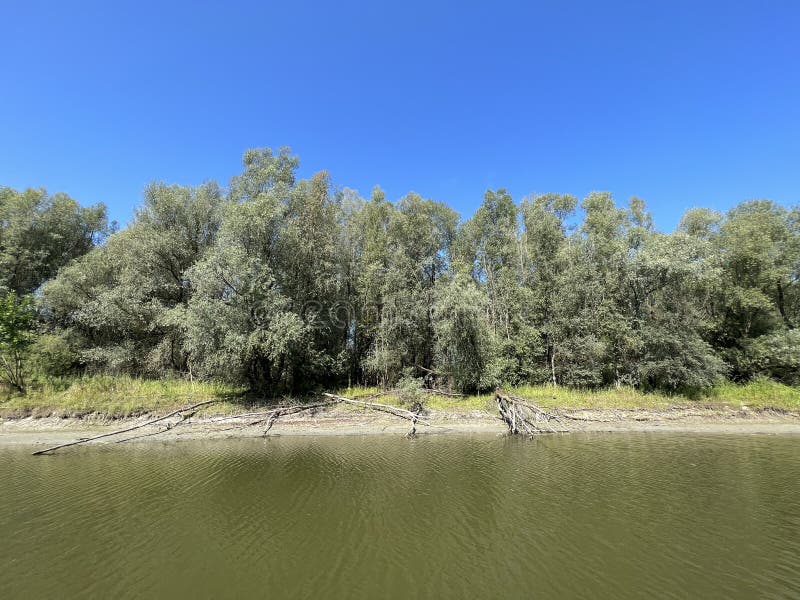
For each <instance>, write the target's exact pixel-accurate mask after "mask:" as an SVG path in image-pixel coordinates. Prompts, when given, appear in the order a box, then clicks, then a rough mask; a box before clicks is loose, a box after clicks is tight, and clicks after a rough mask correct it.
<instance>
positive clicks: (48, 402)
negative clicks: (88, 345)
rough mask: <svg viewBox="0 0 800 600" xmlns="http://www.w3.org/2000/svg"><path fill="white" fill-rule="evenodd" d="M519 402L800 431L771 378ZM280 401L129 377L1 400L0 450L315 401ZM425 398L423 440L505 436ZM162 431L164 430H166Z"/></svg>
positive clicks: (686, 423)
mask: <svg viewBox="0 0 800 600" xmlns="http://www.w3.org/2000/svg"><path fill="white" fill-rule="evenodd" d="M377 391H378V390H376V389H373V388H349V389H346V390H339V393H340V394H341V395H343V396H347V397H350V398H357V397H369V396H370V395H371V394H374V393H376V392H377ZM509 391H510V392H511V393H513V394H514V395H515V396H518V397H520V398H523V399H525V400H527V401H530V402H532V403H535V404H537V405H539V406H541V407H543V408H545V409H546V410H547V411H548V412H550V413H553V414H555V415H558V416H559V417H560V425H558V426H557V428H558V429H563V430H568V431H585V432H613V431H623V432H626V431H645V432H649V431H674V432H678V431H681V432H724V433H800V390H798V389H797V388H792V387H787V386H783V385H780V384H777V383H774V382H771V381H768V380H757V381H753V382H750V383H748V384H746V385H733V384H725V385H722V386H719V387H717V388H714V389H712V390H710V391H709V392H707V393H706V394H704V395H702V396H700V397H697V398H687V397H684V396H666V395H663V394H656V393H643V392H641V391H639V390H636V389H632V388H610V389H603V390H578V389H567V388H552V387H545V386H539V387H533V386H526V387H517V388H513V389H511V390H509ZM317 399H318V396H310V397H306V398H304V399H291V398H281V399H274V400H268V401H265V400H263V399H259V398H256V397H253V396H252V395H248V394H247V393H246V392H245V391H244V390H241V389H236V388H231V387H226V386H224V385H219V384H207V383H195V382H188V381H183V380H161V381H148V380H139V379H133V378H125V377H89V378H83V379H79V380H75V381H72V382H67V383H63V384H61V385H60V386H59V385H51V386H49V387H48V386H42V387H40V388H37V389H35V390H32V391H31V392H29V393H28V394H27V395H25V396H19V395H17V396H6V397H5V398H2V397H0V444H29V445H31V444H33V445H38V444H49V445H56V444H59V443H64V442H69V441H72V440H76V439H78V438H81V437H91V436H94V435H99V434H104V433H110V432H113V431H116V430H119V429H125V428H128V427H133V426H136V425H140V424H143V423H146V422H147V421H149V420H151V419H153V418H154V417H157V416H162V415H166V414H168V413H170V412H172V411H175V410H177V409H179V408H183V407H186V406H190V405H192V404H196V403H199V402H204V401H207V400H212V401H213V404H210V405H208V406H204V407H203V408H201V409H200V410H198V411H197V412H196V414H193V415H192V416H191V417H190V418H188V419H186V420H184V421H181V422H180V426H178V427H175V428H170V429H168V430H163V429H165V423H172V424H174V423H176V422H177V420H178V418H180V417H178V418H173V419H171V420H169V421H165V422H162V423H160V424H158V425H152V426H148V427H147V428H143V429H141V430H137V431H135V432H132V433H129V434H123V435H120V436H114V437H110V438H105V439H103V440H102V442H103V443H108V442H115V441H118V440H121V439H127V438H126V435H127V437H128V438H135V439H132V440H130V441H139V440H170V439H172V440H176V439H197V438H203V439H211V438H228V437H250V436H258V435H262V433H263V430H264V428H265V424H264V421H263V420H261V421H259V422H258V424H257V425H255V424H254V423H253V419H252V418H248V417H240V418H236V417H235V415H239V414H243V413H252V412H257V411H261V412H263V411H265V410H270V407H275V406H276V405H277V404H278V403H281V404H283V405H285V404H297V403H301V402H307V401H308V402H313V401H316V400H317ZM420 399H421V400H422V401H423V403H424V405H425V412H426V420H427V421H428V422H430V423H431V424H432V425H434V426H433V427H427V426H424V425H420V426H419V427H418V431H419V433H420V434H429V433H430V434H439V433H452V432H456V433H472V432H479V433H498V434H499V433H503V432H504V431H505V425H504V424H503V422H502V421H501V420H500V419H499V418H498V412H497V407H496V406H495V403H494V401H493V395H492V394H484V395H473V396H459V397H453V396H447V395H443V394H435V393H433V394H432V393H427V394H424V395H423V396H422V397H420ZM379 401H380V402H386V403H387V404H394V405H405V406H408V405H409V398H408V397H402V394H387V395H384V396H382V397H381V399H380V400H379ZM408 428H409V424H408V422H407V421H404V420H403V419H398V418H396V417H393V416H390V415H386V414H384V413H380V412H376V411H373V410H367V409H365V408H361V407H357V406H352V405H344V404H339V405H336V406H328V407H324V408H321V409H317V410H314V411H308V412H301V413H298V414H293V415H283V416H281V417H280V419H278V420H277V421H276V422H275V423H274V425H273V427H272V428H271V430H270V432H269V433H270V435H368V434H369V435H371V434H380V433H386V434H405V433H406V432H407V431H408ZM162 430H163V431H162Z"/></svg>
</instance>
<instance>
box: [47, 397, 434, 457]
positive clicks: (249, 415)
mask: <svg viewBox="0 0 800 600" xmlns="http://www.w3.org/2000/svg"><path fill="white" fill-rule="evenodd" d="M379 395H383V394H375V395H374V396H369V397H368V399H365V400H360V399H356V398H347V397H345V396H339V395H337V394H329V393H324V394H323V397H325V398H326V399H325V400H323V401H321V402H313V403H306V404H291V405H283V406H273V407H270V408H268V409H264V410H260V411H251V412H246V413H240V414H235V415H229V416H222V417H218V418H216V419H213V420H212V421H211V423H222V422H225V421H241V420H242V419H247V421H245V422H244V423H237V424H235V425H233V426H232V427H230V428H229V429H242V428H246V427H256V426H260V425H263V426H265V428H264V431H263V434H262V435H267V434H268V433H269V431H270V430H271V429H272V427H273V426H274V425H275V423H277V422H278V419H280V418H282V417H286V416H289V415H294V414H298V413H301V412H306V411H312V410H317V409H323V408H329V407H331V406H334V405H336V404H350V405H353V406H360V407H362V408H364V409H367V410H374V411H378V412H382V413H386V414H389V415H392V416H395V417H399V418H402V419H406V420H408V421H410V422H411V430H410V431H409V432H408V433H407V434H406V435H407V437H413V436H414V435H416V432H417V424H418V423H419V424H422V425H426V426H428V427H438V426H437V425H433V424H432V423H431V422H430V421H428V420H427V419H426V418H425V417H423V416H422V415H421V413H422V407H421V406H420V405H416V406H415V407H414V410H413V411H412V410H407V409H404V408H400V407H397V406H392V405H391V404H379V403H377V402H370V401H369V399H371V398H372V397H377V396H379ZM223 401H224V400H223V399H216V400H205V401H203V402H197V403H195V404H192V405H190V406H186V407H184V408H179V409H177V410H174V411H172V412H170V413H168V414H166V415H163V416H160V417H155V418H152V419H149V420H147V421H145V422H143V423H137V424H136V425H130V426H128V427H124V428H122V429H118V430H116V431H110V432H107V433H102V434H99V435H95V436H91V437H86V438H79V439H77V440H74V441H72V442H67V443H64V444H58V445H57V446H51V447H49V448H45V449H44V450H38V451H36V452H34V453H33V455H34V456H41V455H44V454H52V453H53V452H55V451H56V450H60V449H62V448H69V447H70V446H78V445H80V444H88V443H91V442H95V441H97V440H101V439H105V438H111V437H114V436H119V435H122V434H125V433H130V432H132V431H139V430H142V429H145V428H147V427H150V426H152V425H157V424H163V427H162V428H161V429H159V430H158V431H151V432H149V433H144V434H141V435H135V436H130V437H126V438H123V439H120V440H116V441H115V442H114V443H123V442H128V441H131V440H135V439H140V438H143V437H149V436H154V435H159V434H161V433H165V432H167V431H171V430H173V429H175V428H176V427H178V426H179V425H182V424H184V423H187V422H189V420H190V419H191V417H193V416H194V415H195V414H196V413H197V411H198V409H200V408H204V407H207V406H210V405H213V404H217V403H220V402H223ZM173 418H175V419H176V420H175V421H174V422H170V421H169V419H173ZM222 431H226V430H225V429H223V430H222Z"/></svg>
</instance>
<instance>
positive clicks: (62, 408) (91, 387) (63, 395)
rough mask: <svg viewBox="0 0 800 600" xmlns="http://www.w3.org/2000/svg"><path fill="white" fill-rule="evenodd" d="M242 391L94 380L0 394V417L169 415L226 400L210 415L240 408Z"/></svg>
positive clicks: (177, 383) (211, 385)
mask: <svg viewBox="0 0 800 600" xmlns="http://www.w3.org/2000/svg"><path fill="white" fill-rule="evenodd" d="M243 391H244V390H242V389H239V388H235V387H231V386H227V385H223V384H218V383H200V382H189V381H185V380H181V379H162V380H146V379H138V378H134V377H124V376H108V375H95V376H89V377H82V378H79V379H74V380H72V381H63V380H56V381H52V382H49V383H45V384H41V385H37V386H35V387H31V388H30V389H29V390H28V392H27V393H26V394H25V395H19V394H10V393H8V392H6V393H5V394H3V392H1V391H0V416H3V417H25V416H40V417H44V416H59V417H80V416H84V415H88V414H92V413H97V414H103V415H106V416H108V417H111V418H120V417H130V416H138V415H141V414H145V413H151V412H157V413H162V412H169V411H170V410H175V409H176V408H180V407H181V406H187V405H190V404H194V403H197V402H202V401H204V400H213V399H230V400H228V401H226V402H223V403H221V404H215V405H214V406H213V409H211V410H213V412H215V413H228V412H231V411H234V410H237V409H240V408H241V401H240V400H239V399H238V398H237V395H239V396H240V395H241V394H242V392H243Z"/></svg>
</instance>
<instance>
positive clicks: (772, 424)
mask: <svg viewBox="0 0 800 600" xmlns="http://www.w3.org/2000/svg"><path fill="white" fill-rule="evenodd" d="M559 414H560V415H561V428H563V429H566V430H569V431H575V432H637V431H638V432H657V431H665V432H687V433H729V434H730V433H747V434H751V433H767V434H778V433H780V434H800V412H797V411H774V410H732V409H728V410H721V409H718V408H714V409H710V408H697V407H679V406H676V407H673V408H670V409H666V410H650V409H614V410H611V409H584V410H569V411H566V410H562V411H560V413H559ZM150 418H151V417H148V416H142V417H138V418H134V419H107V418H105V417H104V416H102V415H89V416H86V417H83V418H59V417H44V418H33V417H27V418H22V419H4V420H2V421H0V445H26V446H31V447H36V446H39V447H41V446H44V445H55V444H60V443H64V442H69V441H73V440H76V439H79V438H82V437H91V436H93V435H97V434H101V433H108V432H112V431H115V430H118V429H123V428H125V427H128V426H132V425H136V424H140V423H144V422H146V421H148V420H149V419H150ZM428 419H429V421H430V422H431V423H432V424H434V425H435V426H433V427H424V426H421V427H419V432H420V434H421V435H429V434H435V435H439V434H448V433H497V434H501V433H504V431H505V425H504V424H503V423H502V422H501V421H500V419H499V418H498V417H497V416H496V415H494V414H491V413H489V412H488V411H482V410H473V411H461V412H455V411H439V410H431V411H429V414H428ZM262 430H263V427H262V428H258V427H251V426H248V420H247V419H230V418H228V417H225V416H224V415H219V416H203V417H193V418H191V419H189V420H187V421H185V422H183V423H181V425H180V426H179V427H175V428H174V429H170V430H168V431H162V430H161V429H160V428H159V427H157V426H155V425H153V426H150V427H148V428H145V429H141V430H138V431H136V432H132V433H129V434H121V435H119V436H114V437H110V438H105V439H103V440H100V441H98V442H96V443H98V444H110V443H115V442H117V441H119V440H122V439H127V438H135V439H130V440H129V441H130V443H145V442H148V441H165V440H184V439H201V438H202V439H224V438H231V437H255V436H260V435H262ZM407 431H408V423H407V422H406V421H403V420H401V419H397V418H393V417H391V416H389V415H383V414H380V413H375V412H371V411H364V410H357V409H351V408H349V407H347V408H346V407H334V408H330V409H327V410H321V411H318V412H316V413H315V414H308V413H304V414H298V415H292V416H287V417H284V418H281V419H280V420H279V421H278V422H277V423H276V424H275V425H274V427H273V428H272V429H271V431H270V432H269V435H272V436H276V435H371V434H381V433H383V434H394V435H404V434H405V433H406V432H407Z"/></svg>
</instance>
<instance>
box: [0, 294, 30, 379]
mask: <svg viewBox="0 0 800 600" xmlns="http://www.w3.org/2000/svg"><path fill="white" fill-rule="evenodd" d="M35 324H36V311H35V309H34V306H33V300H32V299H31V298H30V297H18V296H17V295H16V294H15V293H14V292H7V293H6V294H5V295H3V296H0V366H2V372H3V378H4V379H5V380H6V381H7V382H8V384H9V385H11V387H12V388H14V389H16V390H18V391H20V392H24V391H25V373H24V370H23V357H24V355H25V351H26V350H27V349H28V347H29V346H30V345H31V343H32V341H33V330H34V327H35Z"/></svg>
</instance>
